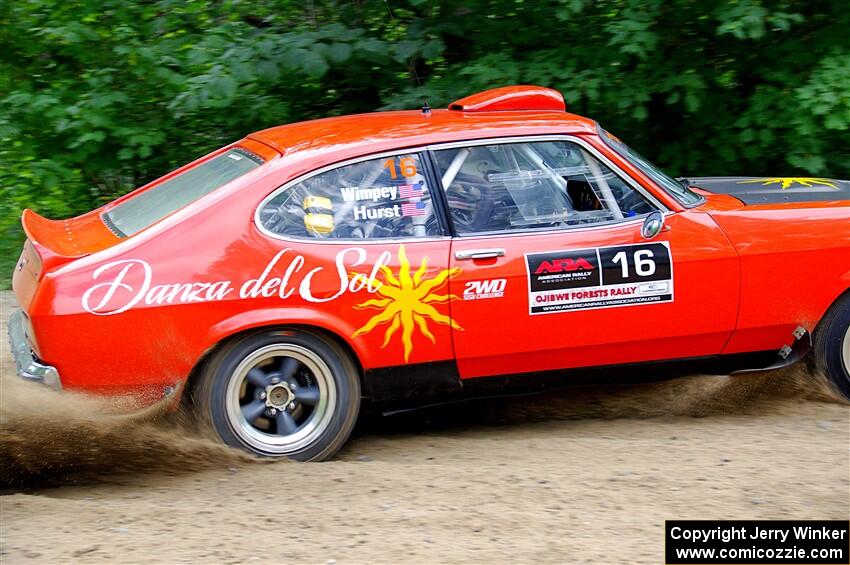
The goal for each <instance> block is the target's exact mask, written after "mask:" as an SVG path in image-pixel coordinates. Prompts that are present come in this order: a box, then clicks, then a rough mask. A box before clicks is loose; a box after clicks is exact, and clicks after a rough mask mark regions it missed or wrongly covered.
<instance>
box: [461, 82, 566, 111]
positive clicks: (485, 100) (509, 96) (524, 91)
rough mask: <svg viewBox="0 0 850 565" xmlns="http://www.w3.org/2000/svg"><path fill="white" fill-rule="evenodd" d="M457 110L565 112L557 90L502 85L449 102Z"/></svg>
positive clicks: (562, 99)
mask: <svg viewBox="0 0 850 565" xmlns="http://www.w3.org/2000/svg"><path fill="white" fill-rule="evenodd" d="M449 110H457V111H459V112H505V111H511V110H532V111H533V110H538V111H546V112H565V111H566V110H567V107H566V105H565V104H564V97H563V96H562V95H561V93H560V92H558V91H557V90H552V89H551V88H545V87H542V86H522V85H518V86H503V87H501V88H493V89H491V90H485V91H484V92H478V93H477V94H472V95H470V96H467V97H466V98H461V99H460V100H456V101H454V102H452V103H451V104H449Z"/></svg>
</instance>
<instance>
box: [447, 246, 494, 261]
mask: <svg viewBox="0 0 850 565" xmlns="http://www.w3.org/2000/svg"><path fill="white" fill-rule="evenodd" d="M504 256H505V250H504V249H501V248H499V247H493V248H490V249H468V250H464V251H455V259H457V260H458V261H463V260H464V259H490V258H491V257H504Z"/></svg>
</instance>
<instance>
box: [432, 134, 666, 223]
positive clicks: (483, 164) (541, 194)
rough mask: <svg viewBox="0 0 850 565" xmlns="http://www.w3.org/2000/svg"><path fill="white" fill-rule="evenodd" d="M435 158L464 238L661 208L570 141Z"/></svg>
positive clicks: (448, 152) (481, 148) (450, 152)
mask: <svg viewBox="0 0 850 565" xmlns="http://www.w3.org/2000/svg"><path fill="white" fill-rule="evenodd" d="M435 156H436V162H437V168H438V174H439V175H440V176H441V177H442V182H443V186H444V187H445V189H446V196H447V199H448V203H449V210H450V211H451V216H452V222H453V223H454V226H455V230H456V231H457V233H458V234H459V235H463V234H474V233H482V232H504V231H511V230H527V229H557V228H564V227H572V226H584V225H587V224H596V223H604V222H616V221H621V220H623V219H626V218H630V217H634V216H640V215H643V214H648V213H650V212H652V211H653V210H655V209H656V207H655V206H653V205H652V204H651V203H650V202H649V200H647V198H646V197H645V196H644V195H643V194H641V193H640V192H638V191H637V190H635V189H634V188H632V187H631V186H630V185H629V184H627V183H626V182H625V181H623V180H622V179H621V178H620V177H618V176H617V175H616V174H614V172H613V171H612V170H611V169H609V168H608V167H607V166H606V165H605V164H604V163H602V162H600V161H599V160H598V159H596V158H595V157H594V156H593V155H591V154H590V153H589V152H588V151H587V150H585V149H584V148H582V147H581V146H579V145H578V144H576V143H571V142H569V141H536V142H529V143H502V144H494V145H476V146H469V147H462V148H455V149H445V150H440V151H436V152H435Z"/></svg>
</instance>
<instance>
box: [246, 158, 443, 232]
mask: <svg viewBox="0 0 850 565" xmlns="http://www.w3.org/2000/svg"><path fill="white" fill-rule="evenodd" d="M423 173H424V171H423V165H422V162H421V160H420V158H419V154H417V153H410V154H403V155H393V156H391V157H380V158H378V159H370V160H368V161H361V162H359V163H352V164H350V165H344V166H342V167H338V168H336V169H332V170H330V171H325V172H324V173H321V174H318V175H315V176H312V177H310V178H308V179H305V180H303V181H301V182H300V183H298V184H296V185H294V186H291V187H289V188H288V189H286V190H284V191H282V192H281V193H280V194H278V195H277V196H275V197H274V198H272V199H271V200H269V201H268V202H266V203H265V205H264V206H263V208H262V209H261V211H260V223H261V224H262V226H263V227H264V228H265V229H267V230H268V231H270V232H272V233H276V234H279V235H286V236H295V237H309V238H317V239H380V238H388V237H404V238H409V237H426V236H437V235H441V233H440V227H439V223H438V221H437V217H436V215H435V213H434V207H433V204H432V202H431V194H430V191H429V187H428V186H427V181H426V180H425V176H424V174H423Z"/></svg>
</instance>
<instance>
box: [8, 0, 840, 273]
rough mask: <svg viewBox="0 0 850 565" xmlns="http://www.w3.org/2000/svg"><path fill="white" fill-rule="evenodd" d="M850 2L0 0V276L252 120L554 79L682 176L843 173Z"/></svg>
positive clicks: (274, 120)
mask: <svg viewBox="0 0 850 565" xmlns="http://www.w3.org/2000/svg"><path fill="white" fill-rule="evenodd" d="M847 29H850V12H848V11H847V10H846V6H845V5H844V3H843V2H837V1H825V0H815V1H811V2H798V1H792V0H778V1H771V2H763V1H761V0H724V1H720V0H707V1H701V2H697V1H695V0H670V1H661V0H600V1H596V2H590V1H587V0H549V1H539V2H527V1H523V0H510V1H508V0H472V1H467V2H463V3H457V2H448V1H444V0H443V1H439V2H425V1H423V0H407V1H406V2H401V1H396V0H392V1H389V2H387V3H384V2H366V3H348V2H347V3H341V2H330V1H316V2H310V3H304V2H290V1H277V2H273V3H262V5H261V6H260V5H258V4H257V3H244V2H238V1H236V0H224V1H222V2H217V3H209V2H204V1H199V0H188V1H186V0H183V1H177V0H153V1H150V2H143V3H136V4H133V3H127V2H122V1H118V0H103V1H95V0H76V1H71V2H65V3H56V2H53V1H47V0H29V1H26V2H24V1H21V2H5V3H2V4H0V38H2V43H3V45H4V50H3V51H2V53H0V69H2V72H0V105H1V106H0V107H2V112H0V190H2V191H3V198H2V200H0V272H2V277H0V282H2V281H6V284H8V276H9V274H10V271H11V266H12V265H13V263H14V260H15V258H16V256H17V253H18V252H19V249H20V244H21V239H22V235H21V233H20V228H19V226H18V217H19V215H20V211H21V209H22V208H23V207H32V208H34V209H36V210H37V211H39V212H40V213H44V214H45V215H49V216H54V217H62V216H68V215H74V214H78V213H81V212H84V211H86V210H89V209H91V208H93V207H96V206H98V205H101V204H103V203H106V202H108V201H110V200H112V199H114V198H115V197H116V196H118V195H120V194H122V193H124V192H126V191H128V190H130V189H132V188H134V187H136V186H139V185H141V184H143V183H145V182H147V181H149V180H152V179H153V178H156V177H158V176H160V175H161V174H164V173H165V172H167V171H169V170H172V169H174V168H176V167H177V166H179V165H181V164H183V163H185V162H188V161H189V160H191V159H193V158H195V157H198V156H200V155H203V154H205V153H207V152H209V151H210V150H212V149H214V148H216V147H219V146H221V145H223V144H225V143H228V142H230V141H233V140H236V139H238V138H240V137H242V136H243V135H245V134H246V133H248V132H250V131H254V130H257V129H262V128H264V127H269V126H272V125H277V124H280V123H286V122H292V121H298V120H303V119H309V118H314V117H320V116H327V115H335V114H342V113H352V112H363V111H372V110H376V109H382V108H416V107H418V106H420V105H421V103H422V101H423V100H425V99H427V100H428V101H429V102H430V103H431V105H432V106H440V105H444V104H447V103H448V102H449V101H451V100H453V99H456V98H459V97H461V96H464V95H466V94H470V93H472V92H475V91H477V90H482V89H485V88H492V87H495V86H502V85H505V84H512V83H531V84H541V85H544V86H551V87H554V88H557V89H559V90H561V91H562V92H563V93H564V95H565V97H566V99H567V103H568V109H570V110H572V111H575V112H577V113H582V114H585V115H588V116H592V117H594V118H596V119H598V120H599V121H600V122H602V123H603V124H604V125H605V126H606V127H607V128H608V129H609V130H612V131H614V132H615V133H617V134H618V135H619V136H620V137H621V138H623V139H625V140H626V141H628V142H629V143H630V144H631V145H633V146H634V147H636V148H637V149H638V150H639V151H641V152H642V153H644V154H646V155H647V156H648V157H650V158H651V159H653V160H655V161H657V162H658V163H659V164H661V165H662V166H665V167H667V168H668V169H669V170H671V171H672V172H673V173H675V174H693V175H710V174H755V175H761V174H770V175H777V174H783V175H784V174H787V175H816V176H833V177H845V178H846V177H848V175H850V41H848V40H847V38H846V30H847Z"/></svg>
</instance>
